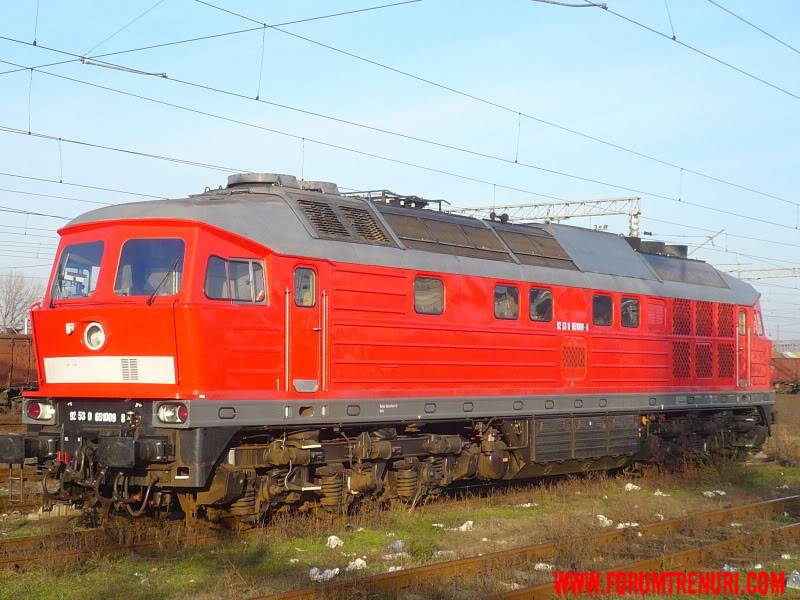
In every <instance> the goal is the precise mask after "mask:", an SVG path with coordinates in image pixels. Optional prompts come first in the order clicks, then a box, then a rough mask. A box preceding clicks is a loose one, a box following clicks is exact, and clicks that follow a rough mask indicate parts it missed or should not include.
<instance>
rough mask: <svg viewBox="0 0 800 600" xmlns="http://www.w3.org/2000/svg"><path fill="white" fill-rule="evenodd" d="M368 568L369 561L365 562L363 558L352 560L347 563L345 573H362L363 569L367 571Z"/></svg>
mask: <svg viewBox="0 0 800 600" xmlns="http://www.w3.org/2000/svg"><path fill="white" fill-rule="evenodd" d="M366 568H367V561H365V560H364V559H363V558H357V559H355V560H351V561H350V562H349V563H347V566H346V567H345V569H344V570H345V571H360V570H361V569H366Z"/></svg>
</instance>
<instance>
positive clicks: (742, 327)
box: [738, 310, 747, 335]
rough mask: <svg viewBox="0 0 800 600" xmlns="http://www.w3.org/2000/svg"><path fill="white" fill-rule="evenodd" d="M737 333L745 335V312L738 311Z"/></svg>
mask: <svg viewBox="0 0 800 600" xmlns="http://www.w3.org/2000/svg"><path fill="white" fill-rule="evenodd" d="M738 330H739V335H747V313H745V312H744V310H740V311H739V328H738Z"/></svg>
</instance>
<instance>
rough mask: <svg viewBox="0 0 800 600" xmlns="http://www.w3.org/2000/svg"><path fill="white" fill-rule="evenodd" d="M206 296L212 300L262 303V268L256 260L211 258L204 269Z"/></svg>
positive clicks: (263, 292)
mask: <svg viewBox="0 0 800 600" xmlns="http://www.w3.org/2000/svg"><path fill="white" fill-rule="evenodd" d="M205 292H206V296H207V297H208V298H210V299H212V300H233V301H234V302H255V303H263V302H264V301H265V300H266V289H265V287H264V266H263V265H262V264H261V262H260V261H257V260H225V259H223V258H220V257H218V256H211V257H209V259H208V266H207V267H206V282H205Z"/></svg>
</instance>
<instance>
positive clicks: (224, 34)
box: [0, 0, 423, 75]
mask: <svg viewBox="0 0 800 600" xmlns="http://www.w3.org/2000/svg"><path fill="white" fill-rule="evenodd" d="M422 1H423V0H404V1H401V2H391V3H389V4H379V5H377V6H367V7H364V8H357V9H353V10H345V11H340V12H335V13H326V14H324V15H317V16H315V17H306V18H303V19H294V20H291V21H284V22H282V23H272V24H268V23H267V24H263V23H260V24H259V26H258V27H249V28H247V29H236V30H233V31H224V32H221V33H212V34H209V35H201V36H195V37H191V38H185V39H180V40H172V41H169V42H161V43H159V44H150V45H147V46H139V47H137V48H128V49H125V50H115V51H114V52H106V53H103V54H97V55H94V56H91V57H84V58H104V57H108V56H119V55H121V54H129V53H132V52H143V51H146V50H155V49H158V48H166V47H169V46H177V45H179V44H190V43H194V42H200V41H204V40H212V39H217V38H222V37H229V36H234V35H241V34H245V33H250V32H251V31H260V30H261V29H262V28H263V27H264V25H266V26H267V27H284V26H288V25H299V24H302V23H310V22H312V21H319V20H322V19H331V18H335V17H343V16H348V15H354V14H357V13H365V12H370V11H374V10H381V9H384V8H394V7H396V6H403V5H405V4H417V3H419V2H422ZM37 14H38V13H37ZM34 41H35V40H34ZM33 45H36V44H35V43H34V44H33ZM77 60H79V59H77V58H73V59H69V60H62V61H58V62H53V63H47V64H43V65H38V67H41V68H45V67H52V66H56V65H63V64H66V63H71V62H75V61H77ZM21 70H24V69H19V68H17V69H12V70H10V71H2V72H0V75H6V74H10V73H16V72H18V71H21Z"/></svg>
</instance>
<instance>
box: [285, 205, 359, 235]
mask: <svg viewBox="0 0 800 600" xmlns="http://www.w3.org/2000/svg"><path fill="white" fill-rule="evenodd" d="M297 203H298V204H299V205H300V207H301V208H302V209H303V212H304V213H305V215H306V218H307V219H308V220H309V221H310V222H311V224H312V225H313V226H314V227H315V228H316V229H317V231H318V232H319V233H320V234H322V235H324V236H327V237H333V238H337V239H344V240H349V239H352V237H353V236H352V235H350V232H349V231H348V230H347V227H346V226H345V225H344V223H342V222H341V220H339V217H338V216H337V215H336V212H335V211H334V210H333V208H331V206H330V205H329V204H328V203H327V202H317V201H315V200H308V199H306V198H301V199H298V200H297Z"/></svg>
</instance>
